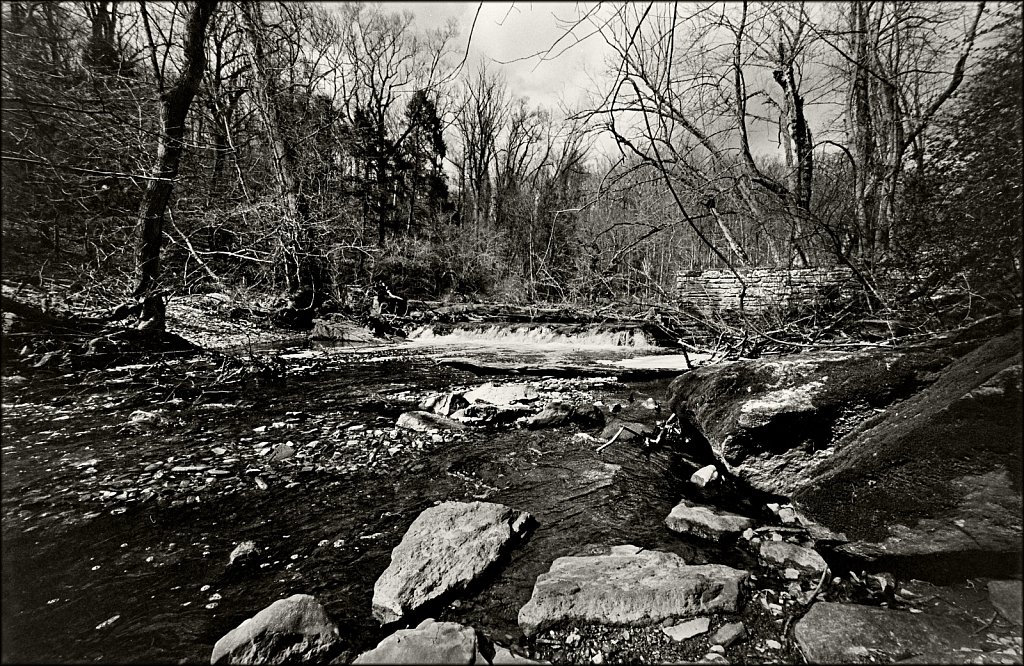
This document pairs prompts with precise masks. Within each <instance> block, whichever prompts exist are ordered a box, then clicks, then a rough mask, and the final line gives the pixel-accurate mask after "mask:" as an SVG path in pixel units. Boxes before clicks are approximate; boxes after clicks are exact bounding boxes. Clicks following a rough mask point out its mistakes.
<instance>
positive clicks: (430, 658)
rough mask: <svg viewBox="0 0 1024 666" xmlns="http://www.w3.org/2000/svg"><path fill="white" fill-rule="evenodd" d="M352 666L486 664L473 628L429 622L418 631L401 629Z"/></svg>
mask: <svg viewBox="0 0 1024 666" xmlns="http://www.w3.org/2000/svg"><path fill="white" fill-rule="evenodd" d="M352 663H353V664H467V665H471V664H486V663H487V660H486V659H485V658H484V656H483V655H482V654H480V650H479V646H478V644H477V634H476V631H475V630H474V629H473V628H472V627H464V626H462V625H461V624H458V623H455V622H436V621H434V620H433V619H426V620H423V622H420V624H419V625H418V626H417V627H416V628H415V629H399V630H398V631H396V632H395V633H393V634H391V635H390V636H388V637H387V638H385V639H384V640H382V641H381V642H380V643H379V644H378V645H377V647H375V648H373V649H372V650H368V651H367V652H364V653H362V654H361V655H359V656H358V657H356V659H355V661H353V662H352Z"/></svg>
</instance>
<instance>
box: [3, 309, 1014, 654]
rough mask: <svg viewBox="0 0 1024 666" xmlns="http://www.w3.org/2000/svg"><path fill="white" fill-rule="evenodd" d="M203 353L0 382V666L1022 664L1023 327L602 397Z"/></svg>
mask: <svg viewBox="0 0 1024 666" xmlns="http://www.w3.org/2000/svg"><path fill="white" fill-rule="evenodd" d="M194 309H195V310H196V311H197V312H198V308H194ZM170 314H171V316H172V319H171V321H172V323H174V321H175V320H174V317H175V316H180V317H184V318H185V319H187V320H188V321H190V322H194V321H195V319H192V317H194V316H195V315H196V312H184V311H183V310H172V311H171V312H170ZM220 325H222V326H223V327H224V328H223V329H222V335H221V336H220V338H219V339H218V340H219V342H218V343H217V344H216V345H213V344H210V343H211V341H212V339H205V340H203V343H204V346H206V347H207V348H208V349H209V348H210V347H213V346H217V347H219V349H220V350H219V351H214V352H209V351H207V352H196V353H193V354H189V355H183V356H180V357H173V358H168V359H166V360H162V361H160V362H156V363H154V362H145V363H135V364H125V363H121V364H115V365H113V366H109V367H97V368H88V367H78V368H74V367H57V366H50V365H47V364H41V365H40V367H38V368H31V367H29V368H25V367H20V368H13V369H10V368H9V369H8V373H7V374H6V375H5V376H4V377H3V384H2V389H3V410H4V411H3V414H4V416H3V463H4V464H3V485H2V488H3V592H2V593H3V643H2V652H3V661H4V662H17V663H29V662H35V663H43V662H46V663H55V662H86V661H88V662H101V663H104V662H105V663H124V662H146V663H153V662H161V663H183V662H185V663H190V662H210V661H213V662H215V663H228V662H252V661H260V662H267V661H270V662H281V661H288V660H293V661H294V660H318V661H330V662H332V663H349V662H352V661H353V660H354V661H356V662H358V663H394V662H401V661H405V662H410V663H424V662H432V661H433V662H447V663H467V664H470V663H529V662H528V661H527V660H533V661H546V662H552V663H626V662H628V663H638V662H643V663H666V662H668V663H678V662H687V661H703V662H708V663H726V662H730V663H780V662H781V663H801V662H804V661H810V662H847V663H885V662H897V661H899V662H904V661H905V662H907V663H934V662H942V663H1020V662H1021V605H1020V596H1021V582H1020V576H1021V567H1020V550H1021V548H1020V540H1021V536H1020V535H1021V526H1020V525H1021V523H1020V517H1019V514H1020V482H1021V472H1020V447H1021V441H1020V437H1021V435H1020V420H1019V419H1020V417H1019V415H1018V416H1016V417H1013V416H1007V415H1008V414H1011V411H1008V410H1012V409H1013V408H1014V407H1016V408H1017V412H1018V413H1019V403H1020V391H1021V389H1020V351H1019V347H1020V339H1019V335H1020V334H1019V329H1018V331H1017V332H1016V333H1014V332H1012V331H1011V332H1009V333H1008V332H1006V331H995V332H993V333H992V334H991V335H989V336H987V337H986V338H985V339H974V340H968V341H957V340H951V341H947V342H948V344H945V343H944V344H943V345H938V346H931V347H925V348H921V349H917V350H914V351H913V352H912V353H904V352H903V351H900V350H887V349H869V350H867V351H864V350H860V351H856V352H852V351H849V350H847V351H844V352H843V353H836V352H832V353H823V354H818V355H813V354H811V355H807V354H802V355H801V354H797V355H793V356H791V357H774V358H772V357H769V358H766V359H761V360H752V361H738V362H729V363H714V364H710V365H704V366H703V367H698V368H696V369H694V370H689V371H684V370H678V371H676V372H671V373H670V372H655V371H652V372H649V373H647V374H644V373H634V374H630V373H629V372H626V371H625V370H624V369H622V368H621V367H620V366H614V365H609V363H610V362H615V361H618V360H621V359H623V358H626V357H630V356H637V355H638V354H639V355H643V354H654V353H657V352H658V351H659V350H658V349H656V348H655V349H645V350H637V349H621V348H620V349H607V348H604V349H580V348H573V347H571V346H569V347H559V348H557V349H556V350H547V351H545V350H541V351H538V350H537V349H536V348H532V349H530V350H522V349H520V350H516V349H514V348H510V349H506V350H504V351H502V352H498V351H495V350H490V351H485V352H481V351H479V350H476V351H467V350H465V349H453V348H452V346H451V345H450V344H449V345H446V344H444V341H443V340H441V341H440V342H439V341H437V340H433V341H431V342H432V343H438V344H433V346H431V345H429V344H420V345H410V344H403V345H397V346H396V345H394V344H390V345H379V344H378V345H371V346H366V345H360V346H355V345H341V346H323V347H320V346H313V345H311V343H310V342H309V340H308V339H305V338H296V337H295V336H291V337H287V336H283V335H281V336H278V337H276V338H275V339H274V340H273V342H272V343H271V344H269V345H268V344H264V345H263V346H262V347H259V346H252V345H251V344H250V346H249V347H248V348H247V349H244V351H242V350H243V347H241V346H240V345H239V342H244V341H245V340H246V339H248V341H249V342H250V343H251V342H252V341H253V340H257V339H259V331H256V330H253V329H252V328H251V327H247V326H246V325H245V323H244V322H241V323H240V322H237V321H233V322H232V321H223V323H222V324H220ZM182 328H183V329H186V330H187V328H188V327H187V326H183V327H182ZM195 330H205V331H209V330H211V328H210V327H209V326H206V325H200V324H195ZM184 334H185V335H186V337H188V335H187V333H184ZM1014 335H1016V336H1017V337H1016V338H1014V337H1013V336H1014ZM986 340H987V342H986ZM229 342H230V343H233V344H229ZM597 360H601V361H604V363H597V362H596V361H597ZM704 360H705V361H706V360H707V359H704ZM695 363H696V361H695ZM545 364H546V365H547V366H549V367H552V368H555V369H556V370H557V372H551V373H548V376H545V371H543V370H541V371H538V373H537V374H536V376H535V375H534V374H533V373H530V372H526V371H524V369H526V368H528V367H533V368H537V367H543V366H545ZM697 364H698V365H699V363H697ZM639 365H640V366H642V364H639ZM651 365H656V364H651ZM689 365H690V363H689V360H688V361H687V363H686V364H685V365H684V366H682V367H689ZM572 368H586V369H587V370H586V371H585V372H580V373H576V374H575V375H573V372H572ZM602 369H603V370H604V371H603V372H601V370H602ZM617 369H618V370H619V372H617V371H616V370H617ZM648 369H650V368H648ZM883 369H884V370H883ZM510 373H511V374H512V375H519V376H509V374H510ZM566 375H568V376H566ZM579 375H586V376H579ZM929 392H930V393H929ZM965 401H966V402H965ZM1014 418H1016V420H1014ZM888 419H898V421H897V422H896V423H892V422H890V421H889V420H888ZM972 419H973V420H972ZM904 422H906V423H904ZM879 442H881V445H876V444H877V443H879ZM869 446H870V447H873V448H866V447H869ZM915 447H916V448H915ZM942 461H946V462H942ZM947 463H948V464H947ZM901 507H905V512H904V513H901V512H900V509H901ZM1015 508H1016V514H1014V513H1013V511H1014V509H1015ZM1014 515H1016V519H1014V517H1013V516H1014ZM958 534H959V535H966V537H963V538H961V537H958V536H957V535H958Z"/></svg>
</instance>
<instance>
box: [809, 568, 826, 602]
mask: <svg viewBox="0 0 1024 666" xmlns="http://www.w3.org/2000/svg"><path fill="white" fill-rule="evenodd" d="M828 574H829V571H828V567H825V570H824V571H822V572H821V580H819V581H818V586H817V587H815V588H814V591H813V592H811V595H810V596H809V597H807V600H806V601H805V602H804V605H805V606H809V605H810V604H811V602H812V601H814V597H816V596H818V592H821V586H822V585H824V584H825V578H826V577H827V576H828Z"/></svg>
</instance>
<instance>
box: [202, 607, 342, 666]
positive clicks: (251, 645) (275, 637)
mask: <svg viewBox="0 0 1024 666" xmlns="http://www.w3.org/2000/svg"><path fill="white" fill-rule="evenodd" d="M337 642H338V628H337V627H336V626H335V625H334V624H333V623H332V622H331V621H330V620H329V619H328V617H327V613H326V612H325V611H324V608H323V606H321V605H320V604H319V603H318V602H317V600H316V599H314V598H313V597H311V596H310V595H308V594H295V595H292V596H290V597H288V598H287V599H279V600H277V601H275V602H274V603H272V604H270V605H269V606H267V607H266V608H264V609H263V610H261V611H260V612H259V613H257V614H256V615H254V616H252V617H251V618H249V619H248V620H246V621H245V622H242V624H240V625H238V626H237V627H235V628H234V629H232V630H231V631H230V632H229V633H228V634H226V635H225V636H224V637H223V638H221V639H220V640H219V641H217V644H216V645H214V646H213V654H212V655H211V656H210V663H211V664H258V663H263V664H281V663H286V662H312V661H324V660H325V659H326V658H327V657H328V656H329V655H330V653H331V652H332V651H333V649H334V647H335V646H336V644H337Z"/></svg>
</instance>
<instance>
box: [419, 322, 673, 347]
mask: <svg viewBox="0 0 1024 666" xmlns="http://www.w3.org/2000/svg"><path fill="white" fill-rule="evenodd" d="M409 340H412V341H416V342H422V343H430V344H445V345H447V344H460V343H463V344H474V345H494V346H519V345H523V346H536V345H543V346H568V347H630V348H635V349H648V348H652V347H657V346H658V345H657V343H656V342H655V341H654V340H653V339H652V338H651V337H649V336H648V334H647V333H646V332H645V331H644V330H643V328H642V327H641V326H638V325H636V324H632V325H631V324H619V325H616V324H614V323H610V324H520V323H515V324H512V323H507V324H502V323H462V324H452V325H434V324H428V325H426V326H421V327H419V328H417V329H415V330H414V331H412V333H410V334H409Z"/></svg>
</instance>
